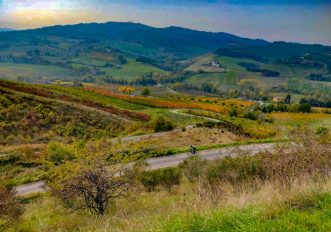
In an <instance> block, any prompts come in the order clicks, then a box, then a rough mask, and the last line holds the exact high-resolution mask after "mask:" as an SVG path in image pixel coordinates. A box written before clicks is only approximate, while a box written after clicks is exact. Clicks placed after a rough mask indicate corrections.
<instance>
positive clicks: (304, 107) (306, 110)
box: [299, 103, 311, 113]
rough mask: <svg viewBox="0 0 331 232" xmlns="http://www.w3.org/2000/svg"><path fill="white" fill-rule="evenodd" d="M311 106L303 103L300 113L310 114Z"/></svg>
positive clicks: (300, 106)
mask: <svg viewBox="0 0 331 232" xmlns="http://www.w3.org/2000/svg"><path fill="white" fill-rule="evenodd" d="M310 111H311V105H310V104H309V103H302V104H300V105H299V112H302V113H310Z"/></svg>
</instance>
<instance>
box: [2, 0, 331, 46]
mask: <svg viewBox="0 0 331 232" xmlns="http://www.w3.org/2000/svg"><path fill="white" fill-rule="evenodd" d="M107 21H134V22H139V23H143V24H147V25H150V26H155V27H166V26H171V25H173V26H182V27H188V28H192V29H198V30H204V31H214V32H219V31H222V32H228V33H232V34H235V35H239V36H243V37H249V38H262V39H266V40H269V41H292V42H301V43H320V44H326V45H331V0H269V1H267V0H250V1H249V0H248V1H244V0H0V28H15V29H27V28H37V27H42V26H49V25H59V24H75V23H81V22H107Z"/></svg>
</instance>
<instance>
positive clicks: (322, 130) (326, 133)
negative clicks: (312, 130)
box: [316, 126, 329, 135]
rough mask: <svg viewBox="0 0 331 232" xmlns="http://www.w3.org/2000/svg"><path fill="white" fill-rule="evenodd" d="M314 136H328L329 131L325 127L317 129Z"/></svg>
mask: <svg viewBox="0 0 331 232" xmlns="http://www.w3.org/2000/svg"><path fill="white" fill-rule="evenodd" d="M316 134H319V135H328V134H329V129H328V128H326V127H323V126H322V127H319V128H317V130H316Z"/></svg>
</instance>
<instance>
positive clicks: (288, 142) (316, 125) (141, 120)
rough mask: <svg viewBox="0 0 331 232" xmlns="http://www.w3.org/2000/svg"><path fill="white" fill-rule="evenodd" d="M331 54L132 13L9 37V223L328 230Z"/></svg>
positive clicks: (5, 86) (0, 49) (5, 205)
mask: <svg viewBox="0 0 331 232" xmlns="http://www.w3.org/2000/svg"><path fill="white" fill-rule="evenodd" d="M330 62H331V47H330V46H324V45H308V44H299V43H287V42H268V41H265V40H262V39H248V38H242V37H238V36H235V35H232V34H228V33H223V32H219V33H214V32H204V31H196V30H191V29H186V28H181V27H165V28H156V27H150V26H147V25H143V24H139V23H132V22H128V23H124V22H122V23H120V22H108V23H84V24H75V25H64V26H51V27H43V28H39V29H29V30H15V31H3V32H1V33H0V182H1V184H0V197H1V201H0V231H104V230H107V231H311V230H312V231H329V230H330V229H331V224H330V223H329V222H330V221H331V220H330V206H331V200H330V199H331V194H330V192H331V188H330V186H331V185H330V176H329V173H330V168H331V163H330V160H331V159H330V155H331V154H330V151H331V149H330V141H331V137H330V136H331V133H330V131H331V95H330V94H331V79H330V69H331V63H330ZM46 186H47V187H46ZM2 199H4V200H2Z"/></svg>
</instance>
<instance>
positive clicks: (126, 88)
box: [118, 86, 135, 95]
mask: <svg viewBox="0 0 331 232" xmlns="http://www.w3.org/2000/svg"><path fill="white" fill-rule="evenodd" d="M118 90H119V91H121V92H122V93H123V94H129V95H130V94H132V93H133V92H134V91H135V89H134V88H132V87H130V86H121V87H119V89H118Z"/></svg>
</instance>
